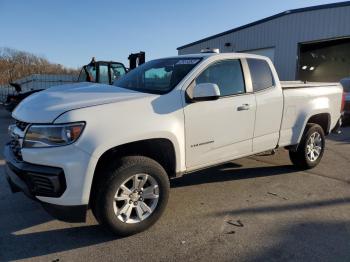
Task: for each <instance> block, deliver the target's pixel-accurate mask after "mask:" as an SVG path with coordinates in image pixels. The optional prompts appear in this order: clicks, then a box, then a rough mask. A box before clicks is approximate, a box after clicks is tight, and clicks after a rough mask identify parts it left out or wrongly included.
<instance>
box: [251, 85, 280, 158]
mask: <svg viewBox="0 0 350 262" xmlns="http://www.w3.org/2000/svg"><path fill="white" fill-rule="evenodd" d="M255 96H256V118H255V130H254V139H253V151H254V152H261V151H264V150H268V149H272V148H274V147H275V146H276V145H277V143H278V139H279V131H280V128H281V119H282V112H283V94H282V91H281V89H280V88H277V87H272V88H269V89H267V90H265V91H261V92H257V93H255Z"/></svg>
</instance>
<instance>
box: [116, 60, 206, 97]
mask: <svg viewBox="0 0 350 262" xmlns="http://www.w3.org/2000/svg"><path fill="white" fill-rule="evenodd" d="M200 61H201V58H165V59H157V60H153V61H149V62H147V63H145V64H143V65H141V66H139V67H137V68H135V69H133V70H132V71H130V72H129V73H127V74H126V75H125V76H123V77H122V78H120V79H118V80H116V81H115V82H114V83H113V85H115V86H119V87H123V88H127V89H131V90H135V91H140V92H146V93H152V94H165V93H167V92H169V91H170V90H172V89H173V88H174V87H175V86H176V85H177V84H178V83H180V81H181V80H182V79H183V78H184V77H185V76H186V75H187V74H188V73H189V72H190V71H191V70H192V69H193V68H194V67H195V66H196V65H197V64H198V63H199V62H200Z"/></svg>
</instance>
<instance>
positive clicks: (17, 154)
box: [10, 137, 23, 161]
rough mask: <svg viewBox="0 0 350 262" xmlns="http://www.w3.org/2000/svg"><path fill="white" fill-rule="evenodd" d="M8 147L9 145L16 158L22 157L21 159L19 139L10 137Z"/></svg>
mask: <svg viewBox="0 0 350 262" xmlns="http://www.w3.org/2000/svg"><path fill="white" fill-rule="evenodd" d="M10 147H11V150H12V152H13V154H14V155H15V157H16V158H17V160H20V161H22V160H23V159H22V153H21V145H20V142H19V140H18V139H15V138H14V137H12V138H11V141H10Z"/></svg>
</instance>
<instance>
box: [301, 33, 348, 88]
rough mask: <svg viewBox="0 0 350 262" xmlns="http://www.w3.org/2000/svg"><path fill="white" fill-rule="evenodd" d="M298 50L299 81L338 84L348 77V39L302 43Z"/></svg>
mask: <svg viewBox="0 0 350 262" xmlns="http://www.w3.org/2000/svg"><path fill="white" fill-rule="evenodd" d="M299 48H300V49H299V53H300V55H299V57H300V58H299V70H298V73H299V74H298V78H299V79H300V80H303V81H314V82H338V81H339V80H341V79H342V78H345V77H349V76H350V38H342V39H334V40H327V41H319V42H313V43H302V44H300V45H299Z"/></svg>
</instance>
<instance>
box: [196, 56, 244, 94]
mask: <svg viewBox="0 0 350 262" xmlns="http://www.w3.org/2000/svg"><path fill="white" fill-rule="evenodd" d="M202 83H212V84H217V85H218V87H219V89H220V94H221V96H229V95H236V94H242V93H244V92H245V84H244V77H243V72H242V67H241V62H240V61H239V60H226V61H221V62H218V63H215V64H212V65H210V66H209V67H208V68H207V69H205V70H204V71H203V72H202V73H201V74H200V75H199V76H198V77H197V79H196V84H202Z"/></svg>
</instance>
